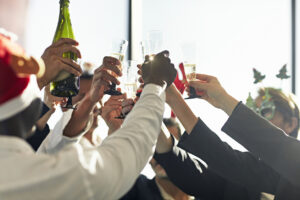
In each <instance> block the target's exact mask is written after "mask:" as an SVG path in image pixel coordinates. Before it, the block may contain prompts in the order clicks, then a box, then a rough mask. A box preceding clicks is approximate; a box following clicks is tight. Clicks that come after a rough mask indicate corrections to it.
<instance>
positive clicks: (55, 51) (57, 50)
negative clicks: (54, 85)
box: [38, 38, 82, 88]
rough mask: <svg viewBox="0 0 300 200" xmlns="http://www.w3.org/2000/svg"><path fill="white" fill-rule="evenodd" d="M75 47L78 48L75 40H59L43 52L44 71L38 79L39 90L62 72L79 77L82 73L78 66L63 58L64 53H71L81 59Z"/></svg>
mask: <svg viewBox="0 0 300 200" xmlns="http://www.w3.org/2000/svg"><path fill="white" fill-rule="evenodd" d="M76 46H78V42H76V41H75V40H72V39H70V38H61V39H59V40H58V41H56V42H55V43H53V44H52V45H51V46H49V47H48V48H47V49H46V50H45V52H44V53H43V55H42V59H43V60H44V63H45V68H46V70H45V73H44V75H43V76H42V77H41V78H39V79H38V84H39V87H40V88H43V87H44V86H46V85H48V84H49V83H50V82H51V81H53V80H54V79H55V78H56V77H57V75H58V74H59V73H60V72H61V71H62V70H65V71H67V72H69V73H71V74H74V75H75V76H79V75H80V74H81V73H82V70H81V67H80V65H78V64H77V63H76V62H75V61H73V60H72V59H70V58H63V54H64V53H66V52H73V53H74V54H75V55H76V56H77V57H78V58H81V53H80V51H79V50H78V48H77V47H76Z"/></svg>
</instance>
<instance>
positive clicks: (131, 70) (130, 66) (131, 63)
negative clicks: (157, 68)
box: [117, 60, 138, 119]
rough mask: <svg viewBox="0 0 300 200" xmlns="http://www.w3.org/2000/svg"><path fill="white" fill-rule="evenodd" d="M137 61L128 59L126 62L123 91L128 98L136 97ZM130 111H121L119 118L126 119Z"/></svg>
mask: <svg viewBox="0 0 300 200" xmlns="http://www.w3.org/2000/svg"><path fill="white" fill-rule="evenodd" d="M137 71H138V68H137V61H135V60H128V61H127V62H125V63H124V68H123V76H122V79H121V82H122V84H121V85H122V91H123V92H125V93H126V94H127V98H132V99H134V98H135V97H136V91H137V86H138V85H137V83H138V75H137ZM127 114H128V113H123V112H122V113H121V115H120V116H119V117H117V118H118V119H124V118H125V117H126V115H127Z"/></svg>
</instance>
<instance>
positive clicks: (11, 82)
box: [0, 33, 45, 121]
mask: <svg viewBox="0 0 300 200" xmlns="http://www.w3.org/2000/svg"><path fill="white" fill-rule="evenodd" d="M44 70H45V67H44V64H43V62H42V61H37V60H36V59H34V58H33V57H28V56H27V55H26V54H25V52H24V50H23V49H22V48H21V47H20V46H19V45H17V44H16V43H13V42H12V41H11V40H10V38H8V37H6V36H5V35H3V34H1V33H0V121H4V120H6V119H9V118H11V117H13V116H14V115H16V114H18V113H20V112H22V111H23V110H25V109H26V108H27V107H28V106H29V105H30V104H31V103H32V101H33V100H34V99H36V98H39V93H40V90H39V88H38V86H37V82H36V75H38V76H41V75H43V73H44ZM33 74H34V75H33Z"/></svg>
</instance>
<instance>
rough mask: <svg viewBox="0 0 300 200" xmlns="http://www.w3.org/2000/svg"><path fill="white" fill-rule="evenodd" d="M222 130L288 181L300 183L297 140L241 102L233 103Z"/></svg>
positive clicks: (298, 143)
mask: <svg viewBox="0 0 300 200" xmlns="http://www.w3.org/2000/svg"><path fill="white" fill-rule="evenodd" d="M222 130H223V131H224V132H226V133H227V134H228V135H229V136H231V137H232V138H233V139H235V140H236V141H238V142H239V143H240V144H242V145H243V146H244V147H246V148H247V149H248V150H249V151H250V152H252V153H253V154H254V155H255V156H256V157H257V158H261V159H262V160H263V161H264V162H265V163H266V164H268V165H269V166H270V167H272V168H273V169H274V170H275V171H277V172H278V173H279V174H280V175H282V176H283V177H285V178H286V179H287V180H289V181H290V182H291V183H293V184H294V185H296V186H300V156H299V153H300V141H298V140H296V139H294V138H292V137H289V136H287V135H286V134H285V133H284V132H283V131H282V130H281V129H279V128H277V127H275V126H274V125H273V124H272V123H270V122H269V121H267V120H265V119H264V118H262V117H260V116H259V115H257V114H256V113H254V112H253V111H252V110H251V109H249V108H248V107H247V106H245V105H244V104H242V103H240V104H238V105H237V107H236V108H235V110H234V111H233V113H232V114H231V116H230V117H229V119H228V121H227V122H226V123H225V125H224V126H223V128H222Z"/></svg>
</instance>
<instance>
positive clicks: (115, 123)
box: [101, 94, 133, 134]
mask: <svg viewBox="0 0 300 200" xmlns="http://www.w3.org/2000/svg"><path fill="white" fill-rule="evenodd" d="M132 107H133V100H132V99H127V98H126V94H123V95H119V96H111V97H110V98H109V99H108V100H107V101H106V102H105V104H104V106H103V107H102V109H101V110H102V112H101V116H102V118H103V119H104V121H105V123H106V124H107V126H108V127H109V134H110V133H113V132H114V131H116V130H117V129H119V128H120V126H121V125H122V123H123V119H119V118H118V117H119V116H120V115H121V113H124V114H125V113H128V112H129V111H130V110H131V109H132Z"/></svg>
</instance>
